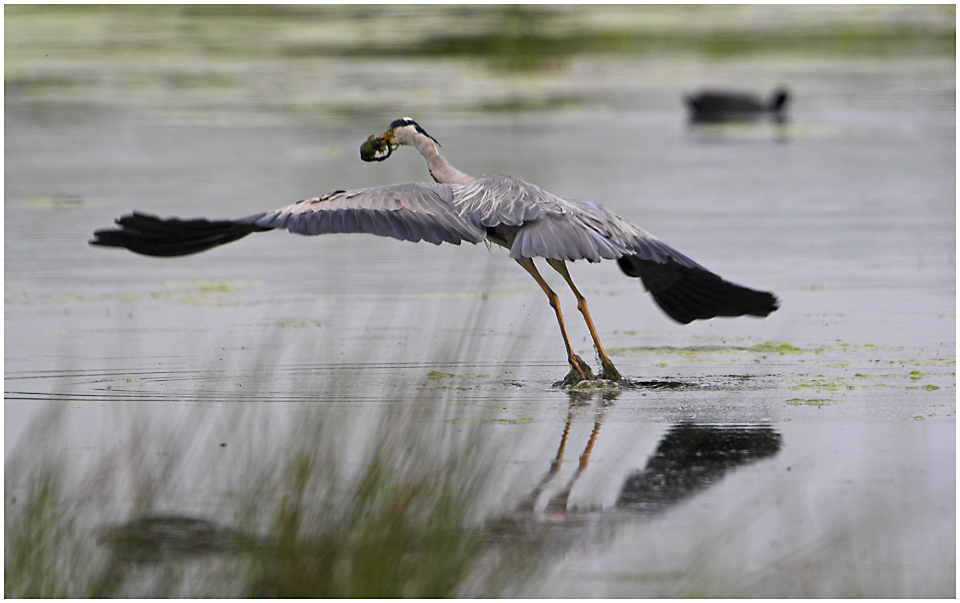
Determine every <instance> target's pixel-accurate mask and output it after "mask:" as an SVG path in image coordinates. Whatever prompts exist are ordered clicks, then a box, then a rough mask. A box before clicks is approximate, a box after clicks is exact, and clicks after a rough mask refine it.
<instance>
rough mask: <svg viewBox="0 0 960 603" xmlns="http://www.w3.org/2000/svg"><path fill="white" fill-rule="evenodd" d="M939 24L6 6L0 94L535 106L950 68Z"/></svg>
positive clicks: (370, 108) (444, 108)
mask: <svg viewBox="0 0 960 603" xmlns="http://www.w3.org/2000/svg"><path fill="white" fill-rule="evenodd" d="M955 20H956V9H955V7H954V6H953V5H926V6H921V5H875V6H870V5H857V6H853V5H831V6H817V7H807V6H802V5H773V6H762V5H736V6H735V5H722V6H698V5H682V6H642V5H641V6H630V5H626V6H580V5H561V6H552V5H510V6H498V5H479V6H472V5H421V6H404V5H346V6H337V5H320V6H309V5H293V6H281V5H267V6H260V5H240V6H228V5H212V6H203V5H191V6H170V5H133V6H50V5H44V6H39V5H36V6H6V7H5V79H4V84H5V93H6V99H7V100H6V104H7V106H8V107H11V106H15V105H18V104H21V103H37V102H46V103H71V104H74V105H77V104H81V105H83V104H87V105H89V104H94V105H98V104H106V105H113V106H117V107H124V108H128V109H137V108H145V109H149V110H151V111H161V112H163V113H165V114H166V115H167V116H168V117H169V116H171V114H179V115H180V116H186V117H189V116H190V114H191V113H193V112H196V111H205V110H208V109H210V108H212V107H216V109H217V112H218V114H219V115H220V116H221V118H223V117H222V116H224V115H231V116H233V117H242V118H243V119H247V120H250V119H254V117H253V116H254V115H258V116H259V118H260V119H264V114H267V115H270V114H272V115H273V116H274V117H277V118H279V117H280V116H283V115H286V116H292V115H296V116H297V117H298V118H300V119H307V120H311V121H324V120H328V119H339V118H343V117H354V116H358V115H359V116H364V117H366V116H374V115H382V113H383V112H386V113H388V114H389V115H394V114H395V113H396V108H397V107H398V106H399V107H403V108H404V109H405V110H406V111H407V113H408V114H417V115H423V114H428V113H429V114H430V115H433V116H436V115H437V114H438V113H445V112H463V111H516V110H525V109H530V110H540V109H544V108H556V107H564V106H568V105H582V104H584V103H591V104H595V103H601V104H603V103H610V102H616V101H615V100H611V94H610V92H611V90H610V87H609V86H607V85H605V82H607V81H608V80H616V81H617V82H618V83H620V84H622V83H623V82H622V81H623V79H625V78H631V77H643V78H646V79H648V80H649V79H654V80H655V79H657V78H663V77H669V75H668V74H665V73H663V69H660V70H659V71H658V70H653V71H645V72H640V73H637V72H635V71H633V70H630V69H628V70H626V71H620V72H619V73H607V74H604V73H602V71H603V67H602V65H603V64H605V63H607V62H609V61H612V60H616V61H619V62H621V63H623V62H630V63H638V62H640V63H642V62H643V61H644V60H647V59H656V60H658V61H661V62H662V61H667V62H670V61H677V60H683V61H686V62H687V63H689V62H690V61H694V62H704V61H706V62H719V61H724V60H730V59H736V60H779V61H803V60H818V59H819V60H828V59H836V58H857V59H871V60H883V59H884V58H891V59H892V58H896V59H898V60H904V59H909V58H910V57H941V58H951V57H953V56H954V55H955V48H956V29H955ZM385 63H386V67H387V68H386V69H384V68H383V67H384V65H385ZM750 83H751V82H744V85H745V86H748V85H749V84H750ZM614 96H616V95H614Z"/></svg>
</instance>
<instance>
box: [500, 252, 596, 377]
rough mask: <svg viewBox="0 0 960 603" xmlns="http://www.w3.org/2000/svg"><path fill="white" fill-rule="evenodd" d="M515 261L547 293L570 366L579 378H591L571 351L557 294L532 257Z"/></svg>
mask: <svg viewBox="0 0 960 603" xmlns="http://www.w3.org/2000/svg"><path fill="white" fill-rule="evenodd" d="M517 263H518V264H520V265H521V266H522V267H523V269H524V270H526V271H527V272H529V273H530V276H532V277H533V280H535V281H537V284H538V285H540V288H541V289H543V292H544V293H546V294H547V299H549V300H550V307H551V308H553V311H554V312H556V314H557V322H558V323H560V334H561V335H563V345H565V346H566V348H567V360H568V361H569V362H570V367H571V368H573V370H574V371H575V372H576V373H577V374H578V375H579V377H580V380H585V379H593V371H591V370H590V366H589V365H588V364H587V363H586V362H584V361H583V358H581V357H580V356H577V355H576V354H575V353H574V352H573V346H571V345H570V338H569V337H568V336H567V327H566V326H565V325H564V324H563V313H562V312H560V298H559V297H557V294H556V293H554V291H553V289H551V288H550V285H548V284H547V281H545V280H543V277H542V276H540V273H539V272H537V267H536V266H534V265H533V259H532V258H517Z"/></svg>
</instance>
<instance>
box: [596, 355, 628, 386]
mask: <svg viewBox="0 0 960 603" xmlns="http://www.w3.org/2000/svg"><path fill="white" fill-rule="evenodd" d="M600 364H601V365H602V366H603V370H602V371H600V378H601V379H607V380H609V381H614V382H619V381H620V380H621V379H623V377H621V376H620V371H618V370H617V367H615V366H613V362H611V361H610V359H609V358H601V359H600Z"/></svg>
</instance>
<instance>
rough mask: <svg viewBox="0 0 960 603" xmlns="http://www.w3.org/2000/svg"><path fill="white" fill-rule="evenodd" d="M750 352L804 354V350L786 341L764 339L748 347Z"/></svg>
mask: <svg viewBox="0 0 960 603" xmlns="http://www.w3.org/2000/svg"><path fill="white" fill-rule="evenodd" d="M746 350H747V351H749V352H758V353H761V354H802V353H803V352H806V351H808V350H804V349H801V348H798V347H795V346H792V345H790V344H789V343H786V342H784V341H764V342H763V343H758V344H757V345H754V346H750V347H749V348H746Z"/></svg>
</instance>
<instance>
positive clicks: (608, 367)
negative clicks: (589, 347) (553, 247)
mask: <svg viewBox="0 0 960 603" xmlns="http://www.w3.org/2000/svg"><path fill="white" fill-rule="evenodd" d="M547 263H548V264H550V267H551V268H553V269H554V270H556V271H557V272H559V273H560V276H562V277H563V280H565V281H567V284H568V285H570V289H571V290H572V291H573V294H574V295H575V296H576V297H577V309H578V310H580V313H581V314H583V319H584V321H586V323H587V328H588V329H590V337H592V338H593V345H594V346H595V347H596V348H597V355H598V356H600V365H601V366H602V367H603V371H602V372H601V373H600V377H601V378H602V379H610V380H611V381H619V380H620V371H618V370H617V367H615V366H613V361H612V360H610V357H609V356H607V353H606V352H604V351H603V346H602V345H600V337H598V336H597V329H596V328H595V327H594V326H593V319H592V318H590V310H588V309H587V299H586V298H585V297H584V296H583V295H581V294H580V291H579V290H577V286H576V285H574V284H573V279H572V278H570V273H569V272H567V264H566V262H564V261H563V260H549V259H548V260H547Z"/></svg>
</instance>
